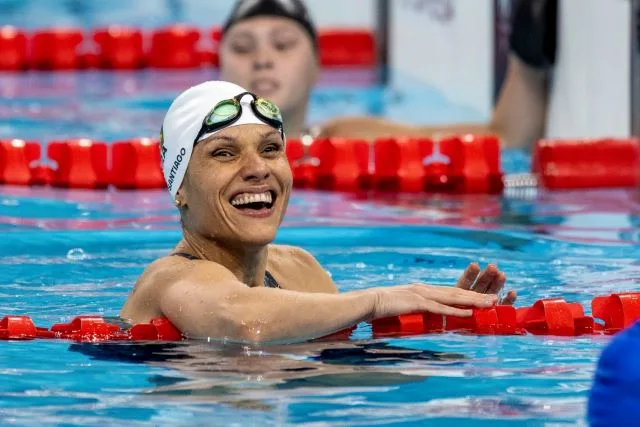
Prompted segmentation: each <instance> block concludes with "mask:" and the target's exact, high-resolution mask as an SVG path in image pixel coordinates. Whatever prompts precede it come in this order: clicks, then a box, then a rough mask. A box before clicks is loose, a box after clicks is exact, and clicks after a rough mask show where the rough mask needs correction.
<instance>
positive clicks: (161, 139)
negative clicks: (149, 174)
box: [160, 127, 167, 162]
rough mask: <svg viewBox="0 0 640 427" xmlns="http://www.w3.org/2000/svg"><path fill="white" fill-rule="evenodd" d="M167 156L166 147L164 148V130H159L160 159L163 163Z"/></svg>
mask: <svg viewBox="0 0 640 427" xmlns="http://www.w3.org/2000/svg"><path fill="white" fill-rule="evenodd" d="M166 155H167V147H165V146H164V128H162V127H161V128H160V158H162V161H163V162H164V157H165V156H166Z"/></svg>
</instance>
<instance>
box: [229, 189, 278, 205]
mask: <svg viewBox="0 0 640 427" xmlns="http://www.w3.org/2000/svg"><path fill="white" fill-rule="evenodd" d="M271 201H272V199H271V192H270V191H265V192H264V193H242V194H238V195H237V196H236V197H234V198H233V200H231V204H232V205H233V206H241V205H248V204H250V203H260V202H262V203H271Z"/></svg>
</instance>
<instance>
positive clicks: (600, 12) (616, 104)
mask: <svg viewBox="0 0 640 427" xmlns="http://www.w3.org/2000/svg"><path fill="white" fill-rule="evenodd" d="M559 19H560V26H559V33H558V36H559V37H558V43H559V45H558V53H557V65H556V69H555V70H554V82H553V85H554V88H553V91H552V95H551V108H550V111H549V117H548V132H547V133H548V136H550V137H558V138H574V137H602V136H611V137H626V136H629V134H630V132H631V129H630V121H631V108H630V105H631V104H630V102H631V85H630V82H631V75H630V70H631V63H630V58H631V56H630V53H631V44H630V43H631V37H630V31H631V26H630V25H631V2H630V1H629V0H562V2H560V10H559Z"/></svg>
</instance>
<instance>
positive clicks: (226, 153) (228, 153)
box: [211, 150, 233, 157]
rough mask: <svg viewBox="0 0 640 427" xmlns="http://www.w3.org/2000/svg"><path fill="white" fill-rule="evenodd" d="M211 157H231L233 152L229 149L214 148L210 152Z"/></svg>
mask: <svg viewBox="0 0 640 427" xmlns="http://www.w3.org/2000/svg"><path fill="white" fill-rule="evenodd" d="M211 156H212V157H232V156H233V153H232V152H231V151H229V150H215V151H214V152H212V153H211Z"/></svg>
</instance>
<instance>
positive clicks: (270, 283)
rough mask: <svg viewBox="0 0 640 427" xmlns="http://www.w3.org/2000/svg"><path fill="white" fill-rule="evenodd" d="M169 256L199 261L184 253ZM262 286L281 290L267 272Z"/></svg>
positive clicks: (195, 257)
mask: <svg viewBox="0 0 640 427" xmlns="http://www.w3.org/2000/svg"><path fill="white" fill-rule="evenodd" d="M171 255H172V256H179V257H182V258H186V259H188V260H190V261H195V260H199V259H200V258H198V257H197V256H194V255H191V254H188V253H186V252H176V253H173V254H171ZM264 285H265V286H266V287H267V288H277V289H281V288H280V285H279V284H278V281H277V280H276V279H275V278H274V277H273V276H272V275H271V273H269V272H268V271H265V272H264Z"/></svg>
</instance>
